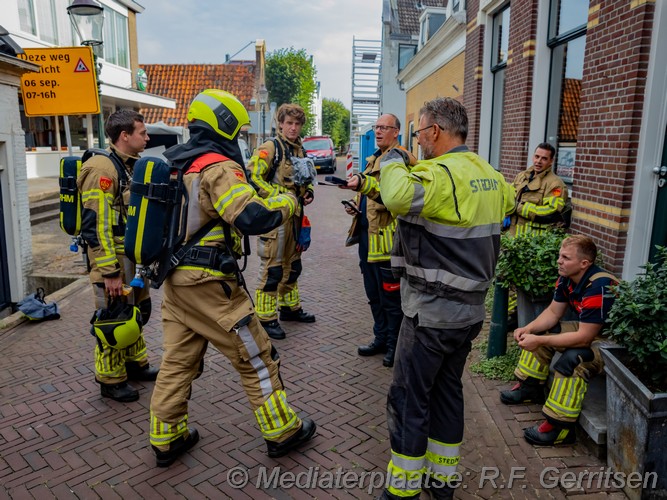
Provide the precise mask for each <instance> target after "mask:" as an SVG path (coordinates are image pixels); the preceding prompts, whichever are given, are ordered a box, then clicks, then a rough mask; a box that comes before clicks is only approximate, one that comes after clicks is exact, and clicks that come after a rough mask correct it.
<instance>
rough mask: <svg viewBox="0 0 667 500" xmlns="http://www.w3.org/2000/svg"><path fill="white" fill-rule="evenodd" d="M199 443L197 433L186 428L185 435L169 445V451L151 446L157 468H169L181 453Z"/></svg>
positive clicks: (191, 428) (195, 430)
mask: <svg viewBox="0 0 667 500" xmlns="http://www.w3.org/2000/svg"><path fill="white" fill-rule="evenodd" d="M197 441H199V432H197V429H195V428H194V427H188V433H187V435H185V434H183V435H182V436H179V437H178V439H176V440H175V441H172V442H171V443H169V449H168V450H166V451H162V450H160V449H159V448H157V447H155V446H151V448H153V451H154V452H155V459H156V460H155V461H156V465H157V466H158V467H169V466H170V465H171V464H173V463H174V462H175V461H176V459H177V458H178V457H179V456H181V455H182V454H183V453H185V452H186V451H188V450H189V449H190V448H192V447H193V446H194V445H195V444H197Z"/></svg>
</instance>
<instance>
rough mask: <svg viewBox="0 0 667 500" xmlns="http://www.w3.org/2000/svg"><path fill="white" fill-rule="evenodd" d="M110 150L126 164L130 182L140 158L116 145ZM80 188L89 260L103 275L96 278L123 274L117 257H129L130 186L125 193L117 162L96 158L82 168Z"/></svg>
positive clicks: (84, 237) (82, 229)
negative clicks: (125, 245) (127, 253)
mask: <svg viewBox="0 0 667 500" xmlns="http://www.w3.org/2000/svg"><path fill="white" fill-rule="evenodd" d="M108 150H109V151H115V152H116V155H117V156H118V157H119V158H120V159H121V160H122V161H123V164H124V165H125V168H126V169H127V175H128V181H129V179H130V178H131V176H132V167H133V165H134V162H135V161H136V160H137V159H138V158H137V157H132V156H128V155H126V154H123V153H121V152H120V151H118V150H117V149H116V148H115V147H114V146H113V145H112V146H110V147H109V148H108ZM77 188H78V189H79V192H80V193H81V200H82V203H83V209H82V212H81V236H82V237H83V239H84V240H85V241H86V243H88V258H89V259H90V261H91V264H93V270H94V273H95V274H96V273H100V276H96V277H95V279H96V280H97V279H100V278H101V277H105V278H112V277H115V276H117V275H118V274H119V273H120V264H119V262H118V257H117V256H118V255H124V254H125V247H124V241H125V231H124V230H125V222H126V219H127V205H128V203H129V201H130V183H129V182H128V183H127V185H126V186H124V190H123V192H122V193H121V192H120V190H121V182H120V179H119V177H118V170H116V167H115V166H114V164H113V161H112V160H111V159H109V158H107V157H106V156H104V155H95V156H93V157H91V158H90V159H89V160H88V161H86V163H84V164H83V166H82V167H81V173H80V174H79V177H78V179H77Z"/></svg>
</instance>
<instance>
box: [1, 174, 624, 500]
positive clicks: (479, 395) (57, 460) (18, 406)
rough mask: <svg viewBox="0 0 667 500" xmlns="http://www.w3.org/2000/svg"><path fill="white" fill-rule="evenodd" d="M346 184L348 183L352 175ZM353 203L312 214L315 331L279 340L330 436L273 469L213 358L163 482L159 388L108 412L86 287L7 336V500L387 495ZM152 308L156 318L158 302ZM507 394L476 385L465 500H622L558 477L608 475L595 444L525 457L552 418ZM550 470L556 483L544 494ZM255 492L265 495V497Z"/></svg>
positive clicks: (229, 377)
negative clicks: (152, 416)
mask: <svg viewBox="0 0 667 500" xmlns="http://www.w3.org/2000/svg"><path fill="white" fill-rule="evenodd" d="M338 173H339V175H342V174H341V171H340V169H339V172H338ZM320 178H322V176H320ZM348 194H349V193H347V192H345V191H342V190H339V189H337V188H334V187H324V186H319V187H317V189H316V200H315V202H314V204H313V205H311V206H310V207H309V211H308V213H309V216H310V217H311V220H312V223H313V230H312V232H313V243H312V245H311V248H310V249H309V250H308V252H306V253H305V254H304V262H303V267H304V272H303V275H302V277H301V279H300V281H299V284H300V289H301V295H302V297H303V302H304V308H305V309H306V310H307V311H309V312H313V313H315V314H316V315H317V322H316V323H314V324H312V325H294V324H291V323H285V324H284V326H285V329H286V330H287V332H288V336H287V339H285V340H282V341H276V342H275V345H276V347H277V348H278V350H279V352H280V355H281V358H282V369H281V372H282V377H283V379H284V381H285V383H286V388H287V391H288V397H289V401H290V403H291V404H292V405H293V406H294V407H295V408H296V409H297V410H298V411H299V412H301V414H303V415H308V416H311V417H313V418H314V419H315V421H316V422H317V424H318V430H317V435H316V437H315V438H314V439H313V440H312V442H310V443H309V444H307V445H306V446H304V447H303V449H301V450H300V451H298V452H294V453H292V454H290V455H289V456H287V457H284V458H281V459H270V458H268V457H267V455H266V451H265V445H264V442H263V440H262V438H261V436H260V433H259V430H258V428H257V425H256V422H255V420H254V417H253V415H252V412H251V410H250V407H249V405H248V403H247V401H246V399H245V395H244V393H243V392H242V390H241V386H240V384H239V377H238V376H237V375H236V373H235V372H234V371H233V370H232V369H231V367H230V365H229V363H228V362H227V360H226V359H224V358H223V357H222V356H221V355H220V354H219V353H217V352H216V351H214V349H210V350H209V353H208V355H207V357H206V371H205V373H204V374H203V376H202V377H201V378H200V379H198V380H196V381H195V383H194V387H193V393H192V399H191V401H190V411H189V414H190V423H191V425H194V426H196V427H197V428H198V429H199V431H200V434H201V440H200V442H199V444H198V445H197V446H195V447H194V448H193V449H192V450H191V451H190V452H189V453H187V454H185V455H184V456H183V458H182V459H181V460H178V461H177V462H176V463H175V464H174V465H172V466H171V467H170V468H168V469H158V468H156V467H155V459H154V456H153V454H152V452H151V450H150V447H149V444H148V434H147V432H148V408H149V402H150V394H151V389H152V383H144V384H142V385H141V386H140V387H141V392H140V394H141V397H140V399H139V401H137V402H134V403H129V404H122V403H117V402H115V401H111V400H109V399H103V398H101V396H100V393H99V386H98V385H97V384H96V383H95V381H94V377H93V372H92V369H93V366H92V364H93V358H92V350H93V346H94V342H93V340H92V338H91V337H90V336H89V334H88V326H87V323H88V320H89V318H90V315H91V312H92V300H91V298H90V296H89V295H90V292H89V290H88V288H87V287H81V288H79V289H78V290H77V291H75V292H74V293H72V294H71V295H70V296H69V297H67V298H66V299H65V300H61V301H60V302H59V306H60V308H61V314H62V318H61V319H60V320H58V321H53V322H48V323H42V324H28V323H24V324H22V325H19V326H18V327H16V328H14V329H12V330H9V331H6V332H0V418H1V419H2V420H1V422H0V452H1V457H0V498H13V499H31V498H37V499H40V500H41V499H46V498H58V499H70V498H82V499H84V498H85V499H94V498H103V499H121V498H122V499H130V498H147V499H153V498H156V499H157V498H187V499H199V498H214V499H221V498H234V499H249V498H253V499H263V498H277V499H281V500H282V499H289V498H294V499H306V498H320V499H322V498H339V499H347V498H360V499H366V498H373V497H374V496H375V495H377V494H378V493H379V492H380V488H376V489H375V490H374V491H373V490H372V488H369V482H370V480H371V478H370V477H369V474H370V473H372V472H375V473H376V476H375V477H374V478H373V479H374V480H375V481H376V483H375V484H376V485H378V484H380V482H381V481H382V478H381V476H380V474H381V473H383V472H384V471H385V468H386V463H387V460H388V458H389V442H388V438H387V429H386V419H385V399H386V393H387V388H388V385H389V382H390V377H391V370H390V369H387V368H384V367H383V366H382V359H381V357H380V356H378V357H374V358H370V359H366V358H360V357H359V356H357V354H356V347H357V345H360V344H363V343H366V342H368V341H369V340H370V339H371V326H372V324H371V318H370V311H369V309H368V306H367V305H366V301H365V297H364V294H363V288H362V280H361V275H360V273H359V267H358V262H357V256H356V248H351V249H350V248H345V247H344V246H343V241H344V240H345V234H346V232H347V228H348V224H349V217H348V216H347V215H346V214H345V213H344V211H343V207H342V205H341V204H340V203H339V200H341V199H343V198H344V197H346V195H348ZM254 251H255V248H254V246H253V252H254ZM256 269H257V261H256V259H255V256H254V255H253V256H252V257H251V259H250V263H249V271H247V272H246V278H247V280H248V281H249V284H250V285H251V287H252V289H253V290H254V282H255V278H256ZM154 300H155V302H156V303H158V304H159V302H160V295H159V293H157V294H155V295H154ZM159 312H160V311H159V307H156V308H154V315H153V317H152V318H151V320H150V322H149V324H148V325H147V327H146V328H145V334H146V341H147V344H148V348H149V356H150V360H151V362H153V363H156V364H157V363H159V361H160V355H161V328H160V321H159V316H160V314H159ZM506 386H507V384H499V383H496V382H493V381H488V380H485V379H483V378H482V377H481V376H478V375H471V374H470V373H469V372H468V371H466V374H465V378H464V389H465V395H466V437H465V441H464V445H463V449H462V454H461V455H462V456H461V467H460V469H459V470H460V472H461V473H462V474H463V480H464V485H463V487H462V488H460V489H459V490H457V493H456V497H457V498H462V499H467V498H526V499H534V498H557V499H559V498H566V497H568V498H569V497H573V498H574V497H576V498H578V499H582V500H584V499H585V500H592V499H623V498H625V496H624V495H623V494H622V493H620V492H614V491H600V490H599V489H596V488H595V486H596V485H597V481H593V482H592V486H591V485H589V486H590V487H587V488H586V481H584V483H583V484H584V488H583V489H577V488H573V489H569V490H568V489H565V488H563V487H561V486H558V485H557V484H556V480H555V479H553V478H554V477H555V474H554V473H553V472H554V471H560V472H558V473H562V472H564V470H565V469H567V471H569V472H574V473H575V474H579V473H581V472H585V471H589V472H599V471H600V470H601V468H603V467H606V463H605V462H603V461H600V460H599V459H597V458H595V457H594V456H592V454H591V453H590V452H589V451H588V450H587V449H586V448H585V447H584V446H583V445H577V446H575V447H565V448H542V449H535V448H533V447H532V446H530V445H528V444H527V443H525V442H524V440H523V437H522V429H523V427H526V426H528V425H531V424H532V423H533V422H536V421H538V420H539V419H540V414H539V407H537V406H532V407H529V408H524V407H519V408H508V407H505V406H503V405H501V404H500V403H499V400H498V388H499V387H503V388H504V387H506ZM276 467H279V468H280V471H279V472H280V473H285V472H291V473H293V474H297V475H298V474H301V476H297V477H298V478H300V484H304V483H308V480H307V478H306V477H304V476H305V475H306V473H308V472H309V468H310V473H311V474H312V477H313V480H311V481H310V484H311V485H312V486H313V487H311V488H307V489H304V488H302V489H299V488H297V487H295V486H293V487H290V479H292V478H291V477H289V476H287V475H286V474H284V475H283V476H281V477H280V478H278V477H277V476H273V477H274V478H275V479H277V481H276V482H271V481H270V480H269V479H267V477H272V476H271V474H272V473H273V472H274V471H276V470H277V469H274V468H276ZM492 467H498V468H499V472H500V474H499V476H498V477H497V478H496V486H497V488H494V485H493V484H492V482H491V481H486V482H484V483H483V484H482V485H481V486H482V487H480V480H481V479H483V478H484V477H487V478H488V477H491V476H493V474H492V473H491V470H490V469H489V468H492ZM512 467H523V468H525V469H524V472H523V474H524V475H525V477H523V478H517V479H515V480H514V483H513V485H512V488H511V489H510V488H509V487H508V486H509V484H508V480H509V478H510V469H511V468H512ZM545 467H550V468H552V469H550V470H551V471H552V473H550V474H547V475H546V477H545V478H543V480H542V481H540V475H541V474H542V471H543V470H544V469H545ZM484 468H486V469H484ZM230 471H231V472H230ZM514 472H515V476H516V475H520V474H521V471H520V470H519V469H515V471H514ZM362 473H365V476H363V477H362V476H361V474H362ZM239 474H240V475H241V476H243V474H247V477H248V478H249V483H248V485H246V486H245V487H243V488H240V489H234V488H233V485H232V484H231V483H233V481H234V479H238V477H239V476H238V475H239ZM327 474H330V475H327ZM355 475H356V476H355ZM355 477H356V478H357V480H356V484H353V483H354V482H355V481H354V478H355ZM332 478H333V479H332ZM262 479H264V481H262ZM279 479H282V481H283V482H282V486H281V483H280V480H279ZM258 481H259V482H261V483H264V484H259V488H258V487H257V485H258ZM266 483H271V484H268V485H267V484H266ZM359 483H361V485H359ZM541 483H542V484H541ZM336 485H338V487H335V486H336ZM369 489H370V492H369Z"/></svg>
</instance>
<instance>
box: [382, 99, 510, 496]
mask: <svg viewBox="0 0 667 500" xmlns="http://www.w3.org/2000/svg"><path fill="white" fill-rule="evenodd" d="M419 115H420V116H419V127H418V129H417V130H416V131H415V132H414V133H413V136H414V137H416V138H417V140H418V141H419V145H420V146H421V148H422V153H423V155H424V157H425V159H424V160H422V161H419V162H418V163H417V164H416V165H415V166H412V167H411V166H409V162H408V161H407V156H406V155H405V154H404V152H402V151H401V150H400V149H392V150H391V151H389V152H388V153H387V155H386V156H385V157H384V159H383V161H382V162H381V165H380V167H381V171H382V176H381V179H380V189H381V192H382V200H383V203H384V204H385V206H386V207H387V208H388V209H389V210H390V211H391V213H392V214H393V215H395V216H397V218H398V227H397V231H396V239H395V241H394V249H393V251H392V256H391V266H392V271H394V274H397V275H399V276H400V277H401V285H400V286H401V304H402V308H403V313H404V315H405V318H404V319H403V323H402V324H401V330H400V335H399V338H398V346H397V353H396V361H395V366H394V380H393V382H392V384H391V387H390V388H389V396H388V400H387V420H388V428H389V436H390V440H391V460H390V462H389V465H388V473H389V481H388V486H387V488H386V489H385V490H384V492H383V495H382V498H397V499H398V498H400V499H405V498H418V497H419V494H420V492H421V489H422V488H424V489H426V490H427V491H429V493H431V495H432V496H434V497H435V498H452V497H453V492H454V491H453V488H452V487H451V486H450V484H449V483H448V481H449V480H450V479H452V477H453V475H454V473H455V472H456V467H457V465H458V462H459V456H460V451H459V449H460V446H461V441H462V440H463V386H462V383H461V376H462V374H463V369H464V366H465V362H466V358H467V356H468V354H469V352H470V349H471V343H472V341H473V339H474V338H475V337H477V335H478V334H479V332H480V330H481V328H482V323H483V320H484V316H485V311H484V297H485V296H486V292H487V290H488V288H489V285H490V284H491V280H492V279H493V275H494V271H495V267H496V261H497V258H498V252H499V250H500V229H501V224H502V221H503V219H504V217H505V215H506V214H507V213H509V212H510V211H511V210H512V209H513V208H514V192H513V191H514V190H513V189H512V187H511V186H510V185H509V184H508V183H507V182H506V181H505V179H504V177H503V176H502V174H500V173H499V172H497V171H496V170H494V169H493V167H492V166H491V165H489V164H488V163H487V162H486V161H484V160H483V159H482V158H481V157H479V156H478V155H476V154H475V153H473V152H472V151H470V150H469V149H468V147H467V146H466V145H465V140H466V137H467V135H468V116H467V113H466V109H465V108H464V107H463V105H462V104H461V103H459V102H458V101H456V100H455V99H451V98H437V99H434V100H432V101H429V102H427V103H426V104H425V105H424V107H423V108H422V109H421V110H420V113H419ZM424 471H425V472H424Z"/></svg>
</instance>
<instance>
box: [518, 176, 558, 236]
mask: <svg viewBox="0 0 667 500" xmlns="http://www.w3.org/2000/svg"><path fill="white" fill-rule="evenodd" d="M531 174H532V175H533V178H532V179H531ZM512 186H514V189H515V190H516V200H515V209H514V215H513V216H512V225H511V227H510V234H513V235H516V236H521V235H523V234H530V233H542V232H544V231H545V230H546V229H548V228H549V227H550V226H551V225H550V224H542V223H539V222H536V221H535V218H536V217H543V216H548V215H551V214H553V213H556V212H560V211H562V210H563V208H565V202H566V201H567V197H568V194H567V187H566V186H565V183H564V182H563V179H561V178H560V177H558V176H557V175H556V174H555V173H554V172H553V170H552V169H551V167H549V168H547V169H545V170H543V171H542V172H540V173H535V172H534V167H532V166H531V167H529V168H528V169H527V170H524V171H523V172H519V173H518V174H517V176H516V178H515V179H514V182H513V183H512Z"/></svg>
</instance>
